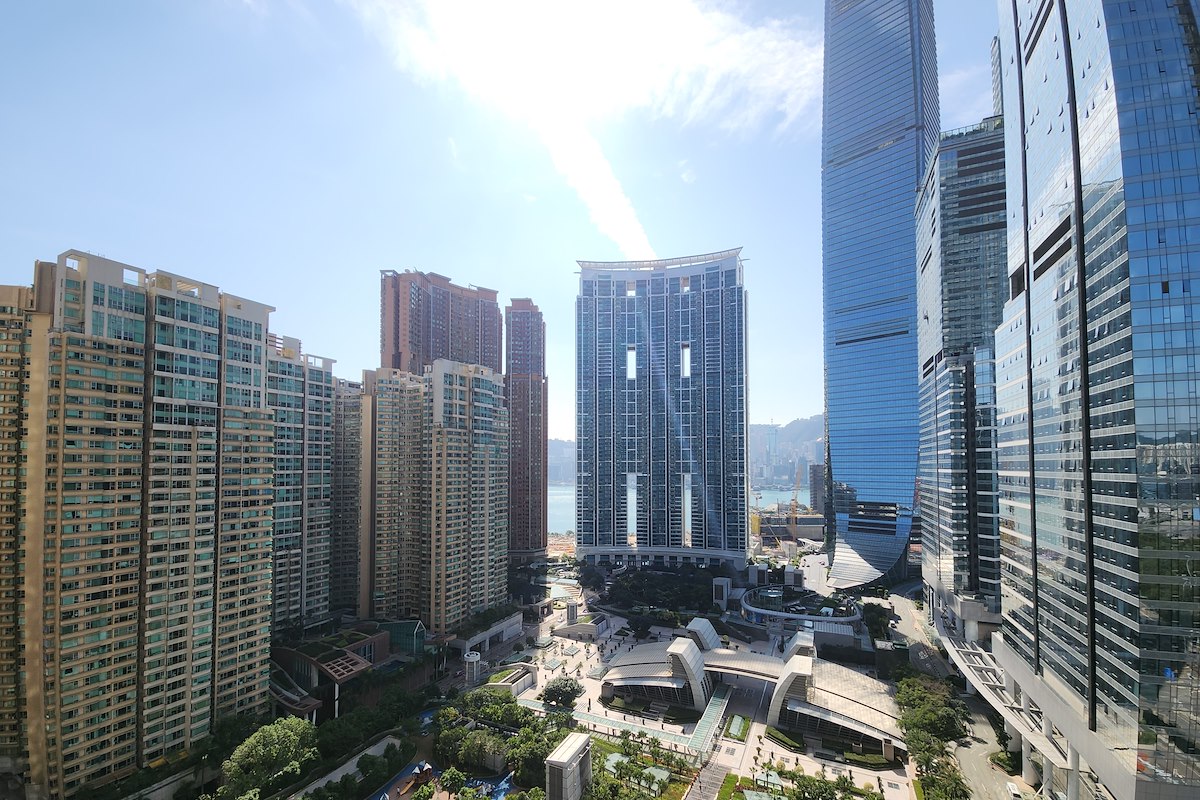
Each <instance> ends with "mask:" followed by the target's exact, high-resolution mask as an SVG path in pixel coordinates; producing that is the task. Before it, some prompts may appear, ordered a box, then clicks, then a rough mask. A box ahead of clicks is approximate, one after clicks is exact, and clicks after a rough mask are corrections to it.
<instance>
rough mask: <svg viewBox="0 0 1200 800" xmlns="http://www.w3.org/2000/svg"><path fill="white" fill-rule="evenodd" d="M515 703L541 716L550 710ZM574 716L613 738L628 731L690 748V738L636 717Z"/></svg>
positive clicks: (583, 713) (540, 705) (531, 703)
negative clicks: (657, 727)
mask: <svg viewBox="0 0 1200 800" xmlns="http://www.w3.org/2000/svg"><path fill="white" fill-rule="evenodd" d="M517 702H518V703H520V704H521V705H523V706H525V707H526V708H531V709H533V710H534V711H539V712H541V713H543V714H545V713H547V712H548V711H550V710H551V709H548V708H546V705H545V704H544V703H541V702H539V701H537V700H526V699H523V698H522V699H518V700H517ZM553 710H554V711H560V710H561V709H558V708H555V709H553ZM574 716H575V719H576V720H577V721H579V722H582V723H583V724H584V725H587V726H588V727H589V728H592V729H594V730H596V731H599V732H600V733H608V734H611V735H613V736H620V735H621V731H629V732H630V733H650V734H651V735H652V736H655V737H657V738H658V740H659V741H660V742H662V743H663V744H672V745H675V746H676V747H679V748H686V749H691V746H692V737H691V736H684V735H682V734H678V733H673V732H671V731H668V730H666V729H665V728H664V729H662V730H657V731H656V730H654V729H653V728H652V727H650V725H648V724H647V723H646V722H645V721H643V720H642V718H641V717H638V716H634V718H633V719H634V721H632V722H631V721H629V720H624V719H614V718H612V717H601V716H599V715H597V714H590V713H588V712H586V711H580V710H579V709H575V712H574Z"/></svg>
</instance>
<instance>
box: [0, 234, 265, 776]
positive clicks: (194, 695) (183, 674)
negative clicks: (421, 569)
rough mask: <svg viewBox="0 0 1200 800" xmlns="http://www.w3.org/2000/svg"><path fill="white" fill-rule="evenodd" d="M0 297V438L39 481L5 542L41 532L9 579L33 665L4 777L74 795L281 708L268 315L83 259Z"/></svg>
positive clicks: (198, 289) (6, 726)
mask: <svg viewBox="0 0 1200 800" xmlns="http://www.w3.org/2000/svg"><path fill="white" fill-rule="evenodd" d="M0 297H5V298H7V299H6V300H5V302H4V304H3V308H4V311H3V314H4V317H5V319H6V321H7V323H8V324H7V326H6V327H7V329H6V334H7V336H6V341H7V344H6V351H7V352H8V353H9V354H10V356H11V354H12V353H20V354H21V362H22V363H21V371H22V372H24V373H25V374H27V375H28V376H29V379H28V380H27V382H23V383H22V384H21V385H20V386H19V387H16V386H9V387H8V388H9V389H14V388H15V389H16V392H15V394H14V393H13V392H11V391H10V392H6V393H5V398H6V402H8V403H9V405H10V406H11V405H12V403H13V398H14V397H15V398H16V399H17V402H18V403H19V407H21V408H23V409H24V411H25V413H26V414H28V422H27V423H26V425H27V430H28V433H26V432H24V431H22V430H21V429H19V428H17V429H15V430H14V429H13V428H12V426H11V424H10V429H9V431H8V433H9V434H10V435H9V436H6V437H5V438H6V439H7V440H10V441H12V440H14V439H15V440H16V441H18V442H19V447H20V451H21V453H22V461H23V465H22V474H23V475H25V476H37V480H31V479H29V478H28V477H26V478H24V479H20V480H19V481H18V484H17V488H18V492H17V494H16V497H15V502H7V503H4V504H3V505H2V506H0V511H2V512H3V514H4V515H5V516H4V521H3V522H0V536H3V531H6V530H7V531H13V530H15V529H16V528H15V524H14V523H15V519H19V520H21V525H22V526H23V528H24V529H25V530H26V531H29V532H36V535H29V536H25V537H23V543H22V546H21V547H20V548H19V549H17V550H16V552H15V553H10V555H11V556H12V558H11V559H10V561H9V564H10V566H9V568H8V570H7V571H6V572H5V573H3V577H4V579H5V580H7V581H9V583H10V585H14V586H15V587H16V588H17V595H18V596H22V597H23V598H24V599H23V602H24V609H23V610H22V613H21V615H20V616H19V617H18V619H17V620H16V625H14V626H13V627H12V628H8V629H6V630H7V631H9V632H10V633H9V635H10V636H12V637H14V638H12V639H0V648H2V647H4V646H5V645H4V644H3V643H4V642H11V643H15V644H16V646H17V647H19V648H20V651H21V657H22V658H23V659H24V666H23V667H22V668H21V670H20V671H16V670H14V671H12V672H10V673H9V674H10V676H11V678H10V691H9V692H6V693H5V697H6V698H11V699H12V700H13V702H12V703H9V704H8V705H5V706H0V710H2V711H3V713H4V719H3V720H0V736H3V737H4V739H3V747H4V751H3V753H0V759H2V760H0V767H3V768H7V769H10V770H11V771H13V772H14V773H16V774H20V775H21V776H22V779H23V781H24V782H25V783H27V784H29V785H31V786H32V787H35V789H34V790H35V791H37V792H39V793H41V794H43V795H44V796H46V797H51V798H56V797H66V796H70V795H72V794H76V793H78V792H79V791H81V790H82V789H83V788H85V787H89V786H98V785H100V784H103V783H106V782H109V781H111V780H115V779H117V778H120V777H124V776H126V775H129V774H131V773H133V772H134V771H136V770H138V769H140V768H142V767H145V766H147V765H148V764H151V763H153V762H155V761H158V760H160V759H162V758H169V757H172V756H176V755H178V754H180V753H181V752H184V751H187V750H190V749H192V748H194V747H195V746H196V745H197V744H198V743H199V742H200V741H201V740H203V739H204V738H205V737H206V736H207V735H208V733H209V731H210V728H211V726H212V724H213V722H214V721H215V720H216V719H218V718H220V717H224V716H227V715H230V714H236V713H246V714H258V713H262V712H265V711H266V710H267V709H268V708H269V699H268V692H267V680H268V669H269V667H268V657H269V645H270V623H271V618H270V614H271V545H272V536H271V534H272V505H273V493H274V487H273V480H274V422H273V415H272V413H271V411H270V410H269V409H268V408H267V407H266V382H265V374H266V355H265V354H266V327H267V321H268V317H269V313H270V311H271V309H270V307H268V306H265V305H262V304H260V303H255V302H253V301H250V300H245V299H243V298H238V297H234V296H232V295H228V294H222V293H221V292H220V291H219V290H218V289H217V288H216V287H215V286H211V285H208V284H204V283H201V282H198V281H192V280H189V279H186V278H183V277H180V276H177V275H172V274H170V273H166V272H161V271H160V272H154V273H147V272H145V271H143V270H140V269H137V268H134V267H130V266H127V265H124V264H120V263H117V262H115V261H110V260H108V259H104V258H100V257H98V256H93V255H90V254H86V253H82V252H79V251H68V252H66V253H64V254H62V255H61V256H59V258H58V260H57V261H56V262H38V264H37V265H36V267H35V275H34V283H33V288H32V290H29V289H24V288H21V287H6V288H5V289H4V290H3V291H2V292H0ZM4 419H5V420H6V421H11V420H10V417H8V416H5V417H4ZM3 452H4V451H0V453H3ZM4 459H5V461H4V463H8V457H7V456H4ZM3 613H4V609H3V607H2V606H0V614H3ZM26 620H33V621H36V624H27V623H26V622H24V621H26ZM10 650H11V648H10ZM0 657H2V654H0ZM14 711H16V712H17V717H16V718H14V717H13V716H11V714H12V712H14Z"/></svg>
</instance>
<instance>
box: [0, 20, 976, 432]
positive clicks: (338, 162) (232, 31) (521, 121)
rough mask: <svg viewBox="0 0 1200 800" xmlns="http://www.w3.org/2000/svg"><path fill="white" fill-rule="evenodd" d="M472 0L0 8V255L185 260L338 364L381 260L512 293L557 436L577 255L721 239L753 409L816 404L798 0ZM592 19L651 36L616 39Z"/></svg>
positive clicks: (965, 31)
mask: <svg viewBox="0 0 1200 800" xmlns="http://www.w3.org/2000/svg"><path fill="white" fill-rule="evenodd" d="M521 9H524V13H522V11H521ZM935 10H936V13H937V24H938V29H939V32H940V33H943V34H944V36H942V37H941V42H940V46H939V59H940V72H941V74H942V92H943V95H944V101H943V107H944V108H946V109H948V110H949V111H950V112H951V113H953V114H955V115H957V116H951V114H950V113H948V114H946V115H945V116H946V118H945V119H944V120H943V123H944V125H945V126H946V127H956V126H959V125H965V124H969V123H972V122H975V121H978V119H979V118H980V117H981V116H983V115H984V114H985V113H986V110H987V102H988V98H989V96H990V95H989V91H988V87H989V86H990V80H991V76H990V70H989V67H988V43H989V41H990V39H991V37H992V36H993V35H994V33H995V29H996V18H995V6H994V4H992V3H986V2H985V3H981V4H980V3H956V2H952V0H938V2H936V3H935ZM477 11H478V13H479V14H485V15H487V17H486V20H485V24H481V25H471V26H467V25H463V24H461V22H459V20H460V19H465V18H467V15H462V14H459V15H455V14H454V13H453V5H452V4H437V5H432V4H431V5H429V6H428V7H426V6H424V5H423V4H420V3H407V4H404V5H403V6H400V5H395V6H392V5H387V4H385V3H382V2H373V1H372V0H355V2H347V3H335V4H313V5H308V4H306V3H303V2H295V3H278V4H275V3H266V2H242V3H238V2H210V3H198V4H159V3H150V2H131V3H128V4H122V5H120V6H117V7H109V6H104V7H100V6H89V5H84V6H79V7H72V8H69V9H68V8H67V7H62V6H54V5H47V4H22V5H14V6H11V7H7V8H5V9H4V11H3V12H0V13H2V14H3V16H2V17H0V20H2V23H3V24H0V45H3V52H4V54H5V55H4V58H5V60H6V64H7V65H8V66H9V67H10V68H9V69H6V70H0V97H3V98H4V99H3V101H2V105H0V108H3V110H4V112H5V116H6V118H7V119H9V120H12V121H13V122H14V124H11V125H7V126H5V127H4V129H3V130H0V170H2V171H3V174H4V176H5V184H6V186H8V187H9V191H8V192H6V193H4V194H3V195H2V196H0V234H2V235H0V264H2V265H3V266H2V267H0V275H2V276H3V278H4V280H5V282H8V283H16V282H19V281H23V280H27V278H28V275H29V273H30V268H31V266H32V264H33V261H34V260H35V259H37V258H43V257H45V255H46V254H47V253H58V252H60V251H62V250H63V249H64V248H67V247H76V248H80V249H83V250H87V251H91V252H94V253H99V254H103V255H106V256H107V257H110V258H112V259H115V260H117V261H120V262H123V263H127V264H141V265H149V266H151V267H152V268H156V269H165V270H169V271H172V272H176V273H179V274H186V275H196V276H199V277H202V278H203V279H204V280H207V281H210V282H212V283H214V284H217V285H220V286H222V287H223V288H224V289H226V290H228V291H230V292H234V293H236V294H238V295H240V296H243V297H269V298H271V299H272V303H273V304H274V305H275V306H276V311H275V312H273V314H272V320H273V324H274V325H275V326H276V327H277V328H278V329H279V330H281V331H286V332H287V333H289V334H291V335H294V336H296V337H297V338H299V339H300V340H301V341H302V342H303V347H304V351H305V352H311V353H318V354H320V355H322V356H325V357H328V358H333V359H336V360H337V364H336V374H337V376H338V377H340V378H347V379H350V380H358V379H360V378H361V375H362V370H364V369H373V368H376V367H379V366H381V365H380V364H378V363H377V361H378V357H379V356H378V353H379V340H378V324H379V319H378V309H379V271H380V270H398V271H402V270H405V269H415V270H420V271H422V272H436V273H439V274H442V275H446V276H449V277H451V278H452V279H453V280H454V281H455V282H456V283H459V284H461V285H470V284H474V285H479V286H487V287H489V288H494V289H496V290H497V292H498V295H499V297H498V302H499V303H501V304H506V303H508V302H509V301H511V300H512V299H513V298H515V297H530V298H532V300H533V301H534V302H535V303H537V304H538V307H539V308H540V309H541V310H542V312H543V314H544V315H545V319H546V333H547V369H546V373H547V377H548V378H549V381H550V391H549V397H548V402H549V434H550V435H551V436H553V437H555V438H560V439H574V437H575V427H574V399H573V391H572V388H573V387H572V385H573V377H574V347H573V341H574V337H573V330H574V318H573V304H574V296H575V291H576V288H577V276H576V274H575V271H576V269H577V267H576V265H575V262H576V260H578V259H594V260H617V259H623V258H635V257H642V256H645V255H647V253H641V252H637V250H638V248H645V247H647V246H648V247H649V248H650V249H651V250H652V251H654V252H661V253H682V252H689V253H690V252H711V251H715V250H718V249H720V248H724V247H730V246H745V247H746V248H747V250H746V252H748V253H753V257H752V258H751V259H749V260H748V261H747V263H746V287H747V291H748V292H749V294H750V298H751V300H750V302H751V311H752V313H751V320H752V322H751V327H750V330H749V332H748V333H749V351H750V355H749V359H750V366H749V373H750V376H751V377H750V380H751V385H750V387H749V391H748V397H749V398H750V408H749V412H750V419H751V421H752V422H762V423H765V422H769V421H771V420H772V419H773V420H775V421H776V422H787V421H789V420H791V419H795V418H797V417H806V416H810V415H812V414H816V413H820V412H821V411H822V407H823V403H822V398H821V379H820V376H821V371H822V356H821V352H820V351H821V348H820V344H819V343H820V329H821V300H820V291H819V280H820V279H819V272H818V270H819V264H820V230H819V226H820V208H819V205H818V197H817V194H818V193H817V186H818V185H819V182H820V153H819V149H820V127H819V121H820V120H819V117H820V111H819V109H820V94H821V89H820V83H821V48H822V43H821V35H822V19H821V11H822V9H821V6H820V4H817V3H809V4H795V3H788V2H775V3H767V4H745V5H742V6H738V5H720V6H718V5H716V4H711V5H710V4H707V3H694V2H688V1H687V0H672V2H664V3H661V4H633V3H631V4H624V5H623V4H620V3H610V4H605V5H604V6H603V7H600V6H596V7H583V6H579V7H576V6H562V5H559V4H550V5H548V6H545V5H538V4H530V5H529V6H519V7H505V8H504V10H503V13H500V7H497V8H496V9H488V8H487V7H486V6H485V7H483V8H480V9H478V10H477ZM402 12H403V13H402ZM633 23H636V24H633ZM551 28H553V29H554V31H555V35H548V30H549V29H551ZM484 30H487V31H489V35H488V36H487V37H478V32H479V31H484ZM667 31H669V35H668V34H667ZM617 33H619V34H620V36H621V37H622V38H625V37H631V36H632V37H635V39H636V41H635V42H634V44H635V45H637V44H638V43H649V44H647V46H645V47H641V46H633V47H631V48H630V51H631V52H633V53H635V54H636V55H635V57H634V59H633V60H632V61H628V62H627V61H625V60H622V62H621V63H620V64H614V62H613V59H612V58H610V57H608V49H607V48H608V47H609V45H610V43H611V41H612V40H613V39H612V38H611V37H613V36H616V35H617ZM501 48H502V49H501ZM50 51H54V52H60V53H69V54H70V57H66V58H54V59H47V58H46V57H45V54H46V53H47V52H50ZM215 53H219V54H220V58H215V57H214V55H213V54H215ZM515 54H520V55H521V57H520V58H517V57H516V55H515ZM546 63H555V64H556V68H555V69H554V70H547V69H545V68H544V66H543V65H544V64H546ZM514 78H521V80H514ZM514 86H517V87H521V89H520V92H521V93H520V94H514V92H515V91H516V90H514V89H513V87H514ZM564 87H575V89H574V90H573V91H571V92H569V93H565V92H564ZM564 97H569V98H578V99H579V100H580V101H581V102H579V103H576V102H566V101H565V100H564ZM546 109H553V114H547V113H545V110H546ZM734 197H736V198H738V201H737V202H736V203H730V202H727V200H728V198H734ZM778 288H784V289H786V291H777V289H778Z"/></svg>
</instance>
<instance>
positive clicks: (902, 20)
mask: <svg viewBox="0 0 1200 800" xmlns="http://www.w3.org/2000/svg"><path fill="white" fill-rule="evenodd" d="M823 103H824V122H823V126H824V127H823V134H822V182H821V191H822V201H821V202H822V243H823V244H822V246H823V254H824V303H825V308H824V318H825V409H826V416H825V420H826V433H827V435H826V464H827V465H828V467H827V468H828V470H829V481H828V483H827V485H828V486H829V487H830V491H829V495H830V502H829V503H828V504H827V519H828V520H829V523H830V524H829V526H828V530H829V532H830V534H832V535H834V536H836V550H835V553H834V557H833V564H832V569H831V571H830V584H831V585H833V586H837V587H851V586H856V585H861V584H864V583H869V582H871V581H875V580H878V579H881V578H885V577H887V576H893V575H896V574H897V573H898V574H903V571H904V567H905V555H906V552H907V546H908V536H909V533H910V531H911V529H912V522H913V505H914V493H915V489H916V470H917V428H918V423H917V367H918V362H917V342H916V330H915V322H916V269H915V264H914V260H915V253H916V236H915V232H916V227H915V224H914V217H913V210H914V204H915V200H916V194H917V190H918V189H919V187H920V185H921V181H922V179H923V177H924V174H925V164H926V159H927V157H928V154H929V153H930V152H932V150H933V148H934V147H935V146H936V144H937V137H938V132H939V122H938V100H937V62H936V54H935V51H934V36H933V4H932V0H861V1H860V2H845V1H844V0H828V1H827V2H826V4H825V71H824V100H823Z"/></svg>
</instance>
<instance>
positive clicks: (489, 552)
mask: <svg viewBox="0 0 1200 800" xmlns="http://www.w3.org/2000/svg"><path fill="white" fill-rule="evenodd" d="M338 408H339V412H338V414H337V419H338V421H339V424H346V425H351V424H353V423H354V422H355V421H357V423H358V425H359V428H358V431H357V432H354V431H346V432H345V433H344V435H345V436H346V438H347V439H351V438H354V437H357V439H358V442H359V447H360V449H359V455H358V457H357V458H354V457H353V456H352V455H351V454H349V453H347V454H346V460H347V462H348V463H350V464H352V465H356V466H357V473H356V474H352V475H350V476H348V477H347V478H346V479H345V482H344V483H339V484H338V486H337V487H336V490H335V497H334V507H335V509H338V511H336V512H335V513H336V514H337V515H338V524H337V528H338V530H337V531H336V536H337V538H338V540H339V541H343V540H348V539H349V538H350V536H351V532H350V531H349V530H347V529H343V528H342V525H343V524H344V523H348V522H349V521H350V520H351V519H352V518H353V517H354V516H356V517H357V523H358V528H357V534H356V541H355V545H354V548H355V550H356V552H357V554H358V559H359V561H358V569H357V573H356V574H357V578H356V579H354V581H353V583H351V582H350V581H349V580H348V578H349V575H348V574H347V573H348V570H346V571H343V570H342V569H340V568H339V569H338V570H337V571H336V572H335V591H336V592H338V593H339V596H349V595H350V594H351V592H353V593H354V608H355V611H356V613H357V614H358V615H359V616H360V617H363V618H375V619H381V618H383V619H404V618H419V619H421V620H423V621H424V622H425V625H426V627H427V628H428V629H429V630H430V631H431V632H433V633H435V634H442V633H450V632H453V631H454V630H455V628H456V626H459V625H460V624H461V623H462V622H464V621H465V620H466V619H468V618H469V617H470V616H472V615H473V614H476V613H478V612H480V611H484V610H486V609H488V608H491V607H493V606H496V605H499V604H501V603H503V602H504V601H505V599H506V598H507V595H508V570H507V566H508V412H507V410H506V408H505V405H504V381H503V379H502V377H501V376H500V375H498V374H496V373H494V372H492V371H491V370H490V369H488V368H487V367H481V366H478V365H472V364H459V363H456V362H451V361H445V360H442V359H439V360H437V361H435V362H434V363H433V364H432V365H431V366H430V367H428V368H427V369H426V370H425V371H424V373H423V374H422V375H414V374H412V373H409V372H405V371H403V370H387V369H381V370H377V371H368V372H366V373H365V374H364V376H363V382H362V387H361V392H357V391H354V390H349V388H348V387H347V391H344V392H343V391H342V390H341V389H339V396H338ZM342 437H343V433H342V432H340V431H339V433H338V436H337V438H338V439H339V440H341V439H342ZM340 480H341V479H340ZM352 509H357V510H356V511H354V510H352ZM343 512H344V513H345V516H344V517H343V516H342V513H343Z"/></svg>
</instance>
